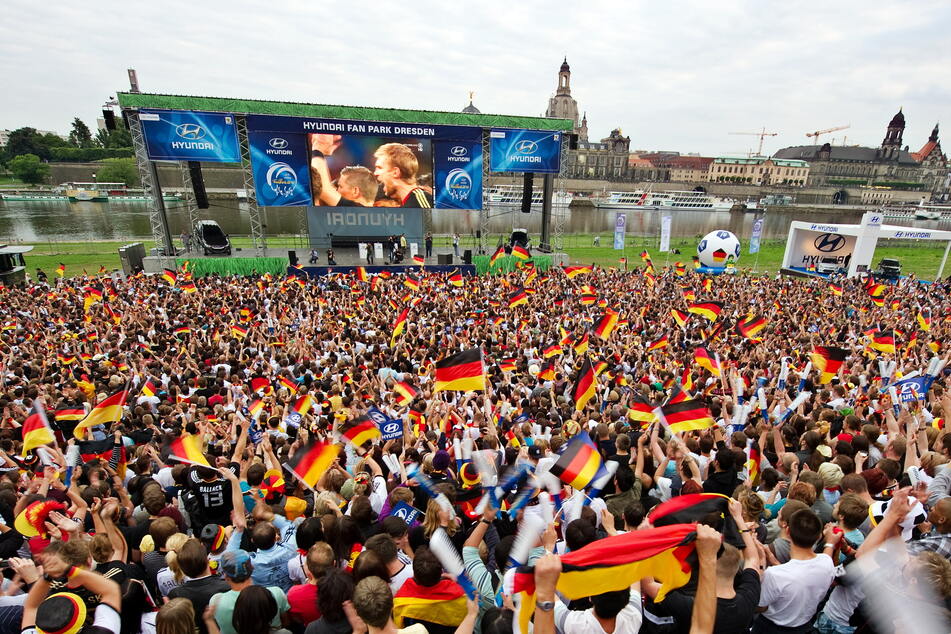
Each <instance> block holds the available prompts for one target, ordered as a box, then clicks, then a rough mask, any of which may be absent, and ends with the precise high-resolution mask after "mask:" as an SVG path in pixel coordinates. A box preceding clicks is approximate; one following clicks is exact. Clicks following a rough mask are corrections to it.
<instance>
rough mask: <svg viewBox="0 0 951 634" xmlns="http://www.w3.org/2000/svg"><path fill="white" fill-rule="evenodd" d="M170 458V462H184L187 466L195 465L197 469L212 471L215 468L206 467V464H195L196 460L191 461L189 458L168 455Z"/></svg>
mask: <svg viewBox="0 0 951 634" xmlns="http://www.w3.org/2000/svg"><path fill="white" fill-rule="evenodd" d="M168 458H169V460H177V461H179V462H184V463H185V464H190V465H194V466H196V467H205V468H206V469H212V468H213V467H210V466H208V465H206V464H202V463H200V462H195V461H194V460H189V459H188V458H179V457H178V456H176V455H175V454H169V455H168Z"/></svg>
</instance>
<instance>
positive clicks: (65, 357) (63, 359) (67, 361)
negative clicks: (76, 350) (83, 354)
mask: <svg viewBox="0 0 951 634" xmlns="http://www.w3.org/2000/svg"><path fill="white" fill-rule="evenodd" d="M56 360H57V361H59V362H60V363H62V364H63V365H72V364H74V363H76V356H75V355H72V354H57V355H56Z"/></svg>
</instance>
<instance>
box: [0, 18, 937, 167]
mask: <svg viewBox="0 0 951 634" xmlns="http://www.w3.org/2000/svg"><path fill="white" fill-rule="evenodd" d="M2 11H3V19H2V20H0V60H2V62H3V63H2V66H0V68H2V69H3V97H2V98H0V128H8V129H14V128H18V127H21V126H26V125H30V126H33V127H37V128H41V129H53V130H57V131H61V132H66V131H68V129H69V122H70V121H71V120H72V117H74V116H77V115H78V116H79V117H81V118H82V119H83V120H85V121H86V122H87V123H88V124H89V125H90V127H94V126H95V120H96V117H97V116H100V114H101V112H100V111H101V108H100V106H101V105H102V103H103V101H104V100H105V99H106V98H107V97H109V96H110V95H113V94H115V92H116V91H117V90H123V89H127V88H128V81H127V79H126V71H125V69H126V68H127V67H130V66H131V67H134V68H136V69H137V71H138V74H139V80H140V84H141V88H142V90H143V91H144V92H156V93H174V94H192V95H210V96H220V97H251V98H260V99H274V100H288V101H306V102H316V103H328V104H353V105H367V106H390V107H400V108H419V109H432V110H459V109H461V108H462V107H463V106H464V105H466V103H467V101H468V97H467V94H468V91H469V90H473V91H475V93H476V95H475V103H476V105H477V106H478V107H479V108H480V109H481V110H482V112H487V113H505V114H520V115H540V114H542V113H543V112H544V110H545V107H546V104H547V100H548V98H549V96H550V95H551V94H552V93H553V92H554V89H555V86H556V82H557V72H558V67H559V65H560V64H561V60H562V57H564V56H567V57H568V62H569V64H570V65H571V70H572V77H571V85H572V94H573V96H574V97H575V98H576V99H577V100H578V105H579V107H580V108H581V109H582V110H586V111H587V113H588V122H589V127H590V130H591V137H592V138H594V139H597V138H600V137H602V136H606V135H607V134H608V133H609V132H610V130H611V129H612V128H614V127H620V128H621V129H622V130H623V132H624V134H626V135H629V136H630V137H631V148H632V149H635V148H637V149H648V150H661V149H666V150H676V151H679V152H683V153H687V152H700V153H703V154H705V155H716V154H738V153H742V152H745V151H746V150H748V149H749V148H753V149H755V148H756V145H757V143H758V139H757V138H756V137H752V136H749V137H747V136H731V135H729V134H728V133H729V132H751V131H754V130H758V129H760V128H761V127H763V126H766V129H767V131H774V132H779V133H780V134H779V136H776V137H772V138H767V140H766V143H765V145H764V150H765V151H766V152H767V153H771V152H772V151H775V150H776V149H778V148H780V147H785V146H788V145H798V144H806V143H811V141H810V140H809V139H806V137H805V133H806V132H808V131H810V130H817V129H821V128H829V127H833V126H837V125H845V124H851V126H852V127H851V128H850V129H848V130H845V131H841V132H836V133H834V134H832V135H828V136H826V137H824V138H823V141H825V140H831V138H832V137H833V136H834V137H835V139H836V142H837V143H841V142H842V138H843V135H845V136H847V142H848V143H849V144H855V143H860V144H867V145H873V146H877V145H878V144H879V143H881V140H882V137H883V136H884V131H885V125H886V124H887V122H888V121H889V119H890V118H891V117H892V115H893V114H894V113H895V112H896V111H897V110H898V108H899V107H904V112H905V115H906V119H907V129H906V132H905V142H906V143H907V144H909V145H910V146H911V149H912V150H913V151H914V150H917V149H918V148H919V147H920V146H921V145H922V144H924V142H925V141H926V140H927V137H928V135H929V133H930V132H931V129H932V127H933V126H934V124H935V122H936V121H944V122H946V130H947V132H946V135H951V37H949V34H951V2H947V0H943V1H942V0H933V1H931V0H928V1H925V0H917V1H916V2H908V3H897V2H893V1H892V2H876V1H869V0H866V1H864V2H863V1H857V2H853V1H839V0H836V1H829V0H825V1H823V2H795V3H793V2H784V3H780V2H768V1H762V0H751V1H732V0H720V1H718V2H707V1H704V0H700V1H695V2H679V1H677V0H673V1H669V2H643V1H637V2H633V1H629V2H617V1H615V2H601V1H595V0H585V1H584V2H571V3H565V2H552V1H551V0H548V1H526V0H516V1H512V0H507V1H506V2H498V1H496V0H488V1H484V2H452V1H450V2H446V1H445V0H443V1H430V0H415V1H413V2H407V3H392V2H379V3H375V2H363V1H359V0H349V1H346V2H329V1H323V2H322V1H320V0H310V1H299V0H284V1H283V2H248V1H237V0H232V1H228V2H223V1H220V0H192V1H190V2H179V1H170V0H163V1H161V2H150V3H137V2H132V1H129V0H126V1H125V2H112V1H102V2H95V3H91V2H70V3H67V2H56V1H53V2H36V0H6V1H5V2H4V3H3V10H2ZM945 145H946V146H948V147H951V141H946V143H945Z"/></svg>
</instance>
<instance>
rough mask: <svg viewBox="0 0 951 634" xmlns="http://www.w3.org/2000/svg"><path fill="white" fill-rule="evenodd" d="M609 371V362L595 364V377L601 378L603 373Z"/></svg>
mask: <svg viewBox="0 0 951 634" xmlns="http://www.w3.org/2000/svg"><path fill="white" fill-rule="evenodd" d="M607 369H608V362H607V361H603V360H602V361H598V362H597V363H595V364H594V375H595V376H601V373H602V372H604V371H605V370H607Z"/></svg>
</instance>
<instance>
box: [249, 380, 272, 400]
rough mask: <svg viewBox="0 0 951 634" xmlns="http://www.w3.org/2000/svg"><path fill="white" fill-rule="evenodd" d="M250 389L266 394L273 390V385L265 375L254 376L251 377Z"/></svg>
mask: <svg viewBox="0 0 951 634" xmlns="http://www.w3.org/2000/svg"><path fill="white" fill-rule="evenodd" d="M251 391H252V392H257V393H258V394H261V395H263V396H267V395H268V394H271V393H272V392H274V387H273V386H272V385H271V380H270V379H269V378H267V377H266V376H256V377H254V378H252V379H251Z"/></svg>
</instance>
